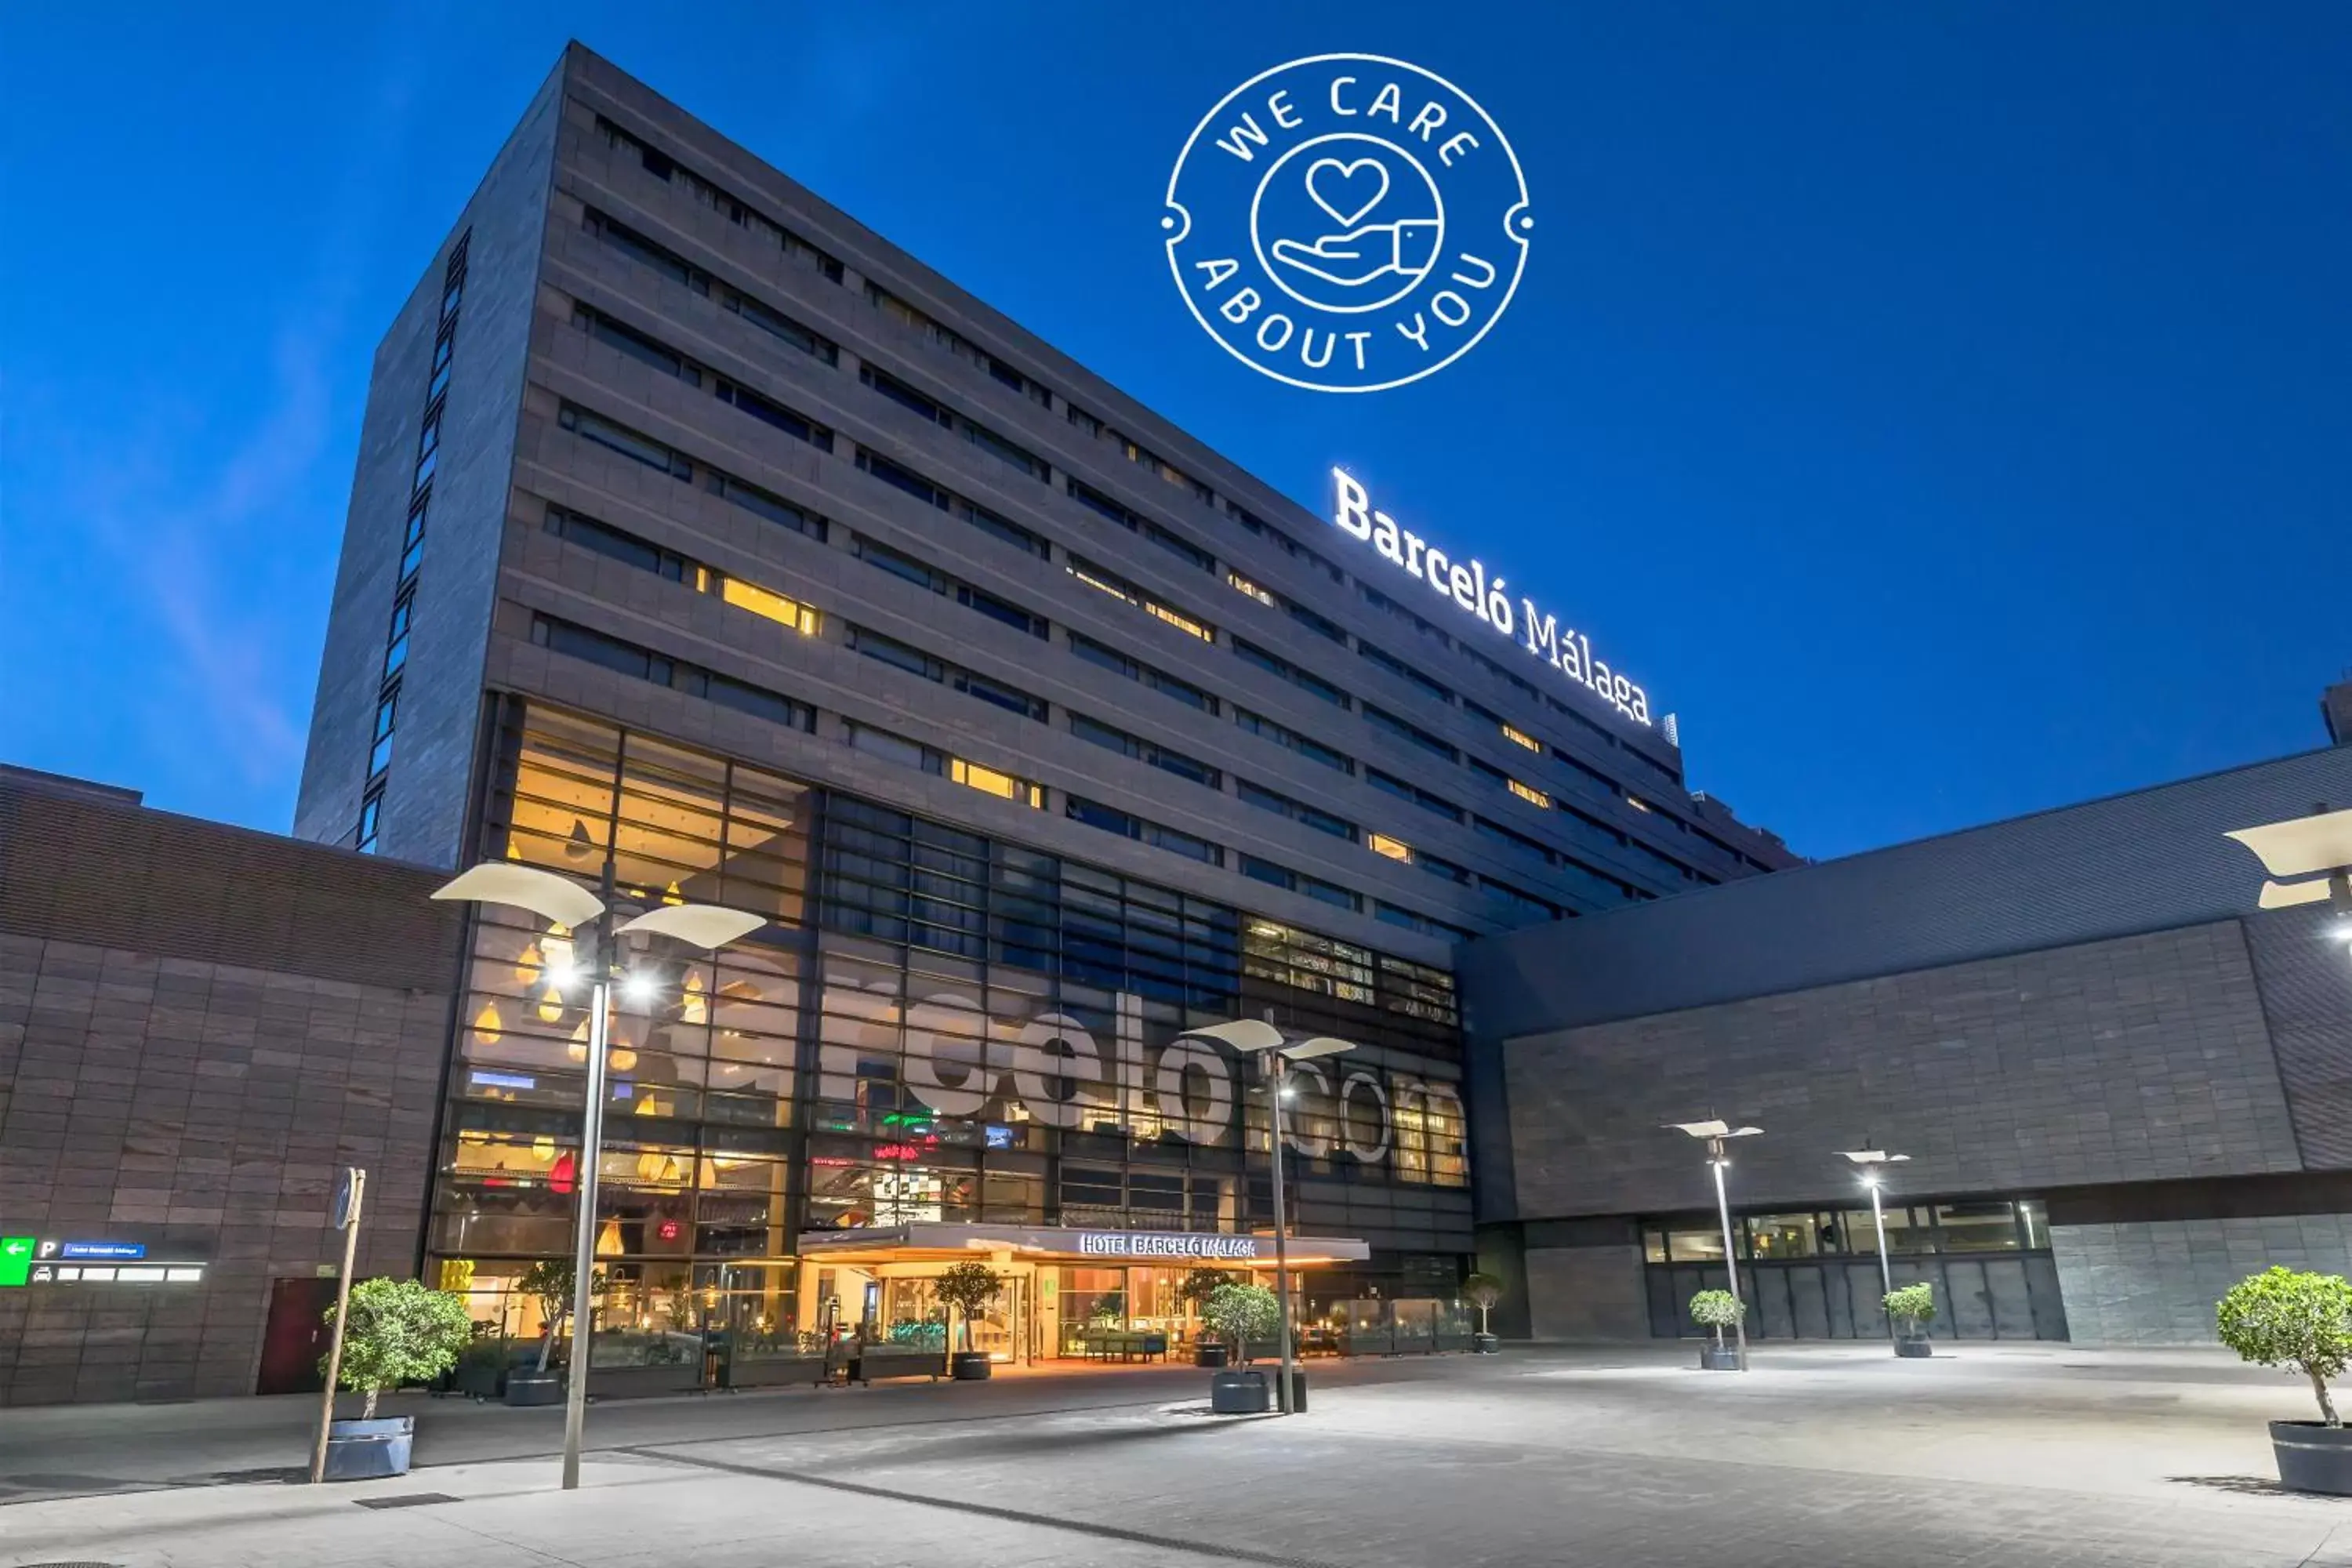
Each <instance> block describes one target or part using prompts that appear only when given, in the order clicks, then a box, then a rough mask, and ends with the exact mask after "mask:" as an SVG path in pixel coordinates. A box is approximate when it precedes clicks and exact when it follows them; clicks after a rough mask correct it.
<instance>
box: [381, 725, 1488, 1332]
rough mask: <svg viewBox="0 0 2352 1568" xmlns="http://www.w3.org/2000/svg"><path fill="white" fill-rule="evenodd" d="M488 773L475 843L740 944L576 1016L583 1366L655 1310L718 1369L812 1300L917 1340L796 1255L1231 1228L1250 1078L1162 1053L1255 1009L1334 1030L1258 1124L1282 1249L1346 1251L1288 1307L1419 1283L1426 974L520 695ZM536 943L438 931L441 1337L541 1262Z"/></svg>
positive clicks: (567, 1070)
mask: <svg viewBox="0 0 2352 1568" xmlns="http://www.w3.org/2000/svg"><path fill="white" fill-rule="evenodd" d="M496 754H497V756H498V759H499V763H498V765H497V767H496V768H495V769H494V776H493V777H492V778H491V779H490V780H489V782H488V791H489V795H488V802H487V804H486V805H485V808H484V812H483V816H482V820H481V830H480V837H479V842H478V855H479V857H481V858H489V857H494V856H496V857H504V858H508V859H511V860H514V861H517V862H520V863H523V864H528V865H531V866H537V867H542V868H548V869H551V870H555V871H559V872H562V873H565V874H567V875H572V876H575V877H578V878H580V879H582V880H583V881H585V882H588V883H590V884H592V885H593V884H594V883H595V882H596V881H597V879H599V878H600V876H601V874H602V872H603V869H604V864H605V861H606V858H607V857H608V856H609V857H610V858H611V861H612V868H613V879H614V889H615V901H616V902H617V903H618V904H620V905H622V906H631V905H634V906H638V907H651V906H653V905H656V904H658V903H661V902H664V901H668V902H681V901H683V902H697V903H718V904H724V905H728V906H730V907H732V908H737V909H741V910H751V911H754V912H757V913H759V914H761V915H762V916H764V917H766V919H767V920H768V921H769V923H768V924H767V925H766V926H764V927H762V928H761V930H760V931H757V932H755V933H754V934H753V935H752V936H751V937H750V938H748V939H746V940H745V941H743V942H739V943H736V944H735V945H733V946H731V947H730V948H728V949H727V950H725V951H724V952H721V953H719V954H718V955H717V956H716V957H715V958H714V957H709V956H705V955H702V954H700V953H698V952H692V951H690V950H673V949H669V948H667V947H665V948H664V949H663V950H662V951H659V952H655V951H652V950H650V949H648V950H645V951H639V952H632V953H630V954H629V955H628V956H627V959H626V962H625V967H626V968H627V969H628V970H629V972H630V973H632V974H650V975H651V976H652V977H653V979H654V981H655V984H654V985H653V986H651V987H650V988H648V989H645V990H639V989H637V988H635V987H632V986H626V985H625V986H621V987H618V988H616V991H615V998H614V1015H613V1017H612V1020H611V1026H610V1029H611V1040H612V1044H611V1056H610V1058H608V1060H609V1068H610V1079H609V1092H610V1095H611V1099H610V1100H609V1102H608V1104H607V1105H606V1107H605V1120H604V1151H603V1158H602V1161H601V1163H600V1167H599V1173H598V1177H599V1188H598V1216H597V1223H598V1229H597V1242H596V1251H597V1256H598V1257H599V1258H600V1259H603V1260H604V1261H603V1262H602V1263H601V1264H600V1268H601V1269H602V1270H603V1272H604V1275H605V1279H606V1284H605V1289H604V1306H603V1310H602V1313H601V1314H600V1318H599V1322H598V1326H599V1329H600V1337H599V1340H598V1348H597V1352H596V1357H597V1363H598V1364H599V1365H602V1364H604V1363H606V1362H607V1360H608V1359H610V1358H619V1360H618V1361H617V1362H616V1364H628V1363H633V1361H634V1358H635V1357H636V1356H637V1355H638V1354H639V1352H640V1351H643V1352H645V1353H646V1354H659V1355H673V1354H681V1353H683V1351H682V1350H681V1349H678V1348H677V1344H679V1343H682V1342H679V1341H678V1336H679V1335H681V1334H682V1333H684V1332H686V1330H685V1329H684V1328H682V1327H681V1325H685V1324H688V1323H691V1324H693V1325H694V1330H695V1331H696V1332H699V1331H700V1330H701V1329H702V1328H704V1327H710V1326H724V1327H727V1328H730V1329H731V1330H732V1331H734V1332H735V1334H736V1337H737V1344H738V1353H739V1354H740V1353H741V1348H742V1347H743V1346H746V1345H749V1344H751V1343H753V1342H758V1341H759V1340H761V1338H762V1336H782V1337H788V1336H789V1335H790V1334H791V1333H792V1332H793V1331H794V1329H796V1328H797V1329H799V1330H802V1331H805V1330H808V1329H810V1328H812V1327H814V1326H815V1325H816V1324H817V1322H818V1321H819V1314H820V1310H822V1311H823V1312H824V1314H825V1315H826V1318H827V1319H828V1320H830V1319H831V1317H832V1315H833V1314H835V1313H842V1314H846V1318H845V1321H857V1320H858V1319H859V1317H860V1314H861V1313H866V1314H868V1315H870V1317H871V1318H873V1319H874V1320H877V1321H885V1315H886V1313H887V1320H889V1321H895V1320H898V1319H904V1320H905V1321H906V1322H907V1323H908V1324H919V1323H920V1322H923V1321H929V1319H928V1317H927V1309H924V1308H923V1307H922V1305H921V1301H920V1300H919V1298H920V1285H919V1280H918V1279H911V1278H894V1279H892V1280H891V1281H890V1289H891V1290H892V1292H893V1296H892V1299H891V1300H889V1301H888V1302H887V1303H882V1302H868V1303H863V1304H861V1303H860V1302H858V1301H856V1300H850V1301H846V1302H843V1301H839V1300H835V1297H837V1296H838V1294H839V1292H838V1291H837V1290H836V1291H835V1292H833V1293H831V1294H830V1295H828V1293H827V1292H825V1291H824V1286H823V1284H822V1283H820V1281H819V1279H818V1271H817V1270H816V1268H814V1265H810V1266H807V1267H805V1268H803V1265H802V1263H801V1261H800V1259H798V1258H797V1257H796V1256H795V1241H796V1238H797V1237H799V1236H801V1235H802V1234H804V1233H811V1232H828V1233H838V1232H842V1231H852V1230H858V1229H862V1228H867V1227H880V1226H894V1225H900V1224H907V1223H945V1224H997V1225H1018V1226H1083V1227H1094V1228H1101V1229H1123V1230H1151V1229H1165V1230H1190V1231H1220V1230H1221V1231H1236V1230H1242V1231H1246V1230H1252V1229H1265V1228H1266V1227H1267V1226H1269V1225H1270V1221H1271V1209H1272V1205H1271V1198H1272V1194H1271V1191H1270V1186H1269V1177H1268V1160H1267V1149H1266V1113H1265V1094H1264V1091H1263V1088H1262V1086H1261V1085H1259V1084H1258V1082H1257V1081H1256V1077H1255V1070H1254V1068H1251V1067H1250V1065H1249V1064H1247V1063H1245V1062H1244V1061H1242V1060H1240V1059H1238V1058H1235V1057H1234V1056H1233V1055H1232V1054H1231V1053H1229V1052H1227V1051H1225V1050H1224V1049H1223V1047H1218V1046H1216V1045H1214V1044H1213V1043H1210V1042H1205V1041H1198V1040H1185V1041H1180V1040H1178V1039H1177V1038H1176V1037H1177V1035H1178V1033H1179V1032H1180V1031H1181V1030H1182V1029H1184V1028H1186V1027H1188V1026H1193V1025H1198V1024H1203V1023H1210V1022H1216V1021H1221V1020H1223V1019H1227V1018H1232V1017H1235V1016H1258V1015H1261V1014H1263V1013H1264V1012H1265V1010H1266V1009H1268V1008H1272V1009H1274V1011H1275V1014H1276V1017H1277V1019H1278V1020H1279V1021H1280V1022H1281V1023H1283V1024H1284V1025H1286V1026H1292V1027H1296V1028H1299V1029H1304V1030H1311V1031H1314V1032H1318V1033H1332V1034H1338V1035H1340V1036H1342V1037H1346V1038H1349V1039H1351V1040H1355V1041H1357V1042H1359V1043H1360V1044H1359V1048H1358V1049H1357V1050H1356V1051H1354V1052H1352V1053H1350V1054H1349V1055H1347V1056H1345V1057H1343V1058H1336V1059H1334V1060H1327V1061H1321V1062H1313V1063H1307V1064H1302V1066H1301V1067H1300V1068H1298V1069H1297V1073H1296V1075H1295V1077H1294V1079H1293V1081H1294V1085H1295V1087H1296V1088H1297V1091H1298V1093H1297V1098H1295V1099H1294V1100H1292V1101H1291V1102H1290V1107H1289V1110H1287V1111H1286V1129H1287V1138H1286V1162H1287V1164H1288V1172H1287V1173H1288V1174H1289V1176H1290V1179H1291V1181H1292V1183H1293V1186H1292V1191H1291V1203H1292V1215H1293V1219H1294V1228H1296V1229H1297V1230H1299V1231H1301V1232H1304V1233H1312V1234H1319V1235H1337V1236H1349V1237H1361V1238H1363V1239H1365V1240H1366V1241H1368V1242H1369V1243H1370V1245H1371V1247H1372V1248H1373V1256H1372V1258H1371V1260H1370V1263H1369V1264H1368V1265H1364V1266H1360V1267H1359V1268H1356V1269H1355V1270H1354V1271H1353V1272H1352V1273H1351V1274H1350V1275H1349V1277H1348V1278H1346V1279H1340V1278H1339V1277H1336V1276H1335V1277H1333V1278H1332V1279H1329V1280H1328V1282H1318V1286H1317V1292H1316V1293H1317V1294H1318V1295H1319V1296H1328V1297H1330V1298H1331V1299H1335V1300H1336V1299H1340V1298H1343V1297H1346V1296H1349V1295H1356V1294H1361V1293H1363V1292H1364V1291H1365V1290H1367V1289H1370V1290H1374V1291H1378V1292H1380V1293H1382V1294H1387V1295H1398V1294H1405V1295H1414V1294H1423V1293H1438V1292H1441V1291H1442V1292H1443V1293H1445V1294H1449V1295H1450V1294H1451V1284H1452V1282H1453V1280H1454V1279H1457V1278H1458V1268H1459V1267H1460V1266H1461V1265H1462V1260H1463V1255H1465V1254H1466V1253H1467V1252H1468V1251H1469V1248H1470V1237H1469V1216H1468V1204H1467V1192H1466V1189H1467V1183H1468V1173H1467V1148H1466V1134H1465V1127H1464V1122H1463V1111H1462V1100H1461V1091H1460V1077H1461V1065H1460V1058H1461V1047H1460V1040H1459V1035H1458V1019H1457V1015H1456V1012H1455V1007H1454V988H1453V981H1452V978H1451V976H1449V975H1447V974H1446V973H1444V972H1442V971H1439V970H1435V969H1432V968H1430V967H1428V966H1426V965H1423V964H1418V963H1408V962H1406V961H1403V960H1401V959H1397V958H1393V957H1391V956H1388V955H1385V954H1381V953H1377V952H1372V951H1370V950H1369V949H1365V948H1361V947H1358V946H1355V945H1353V944H1350V943H1347V942H1338V941H1335V940H1332V939H1330V938H1328V937H1324V936H1320V935H1318V934H1317V933H1314V932H1310V931H1300V930H1297V929H1295V928H1292V927H1289V926H1286V925H1281V924H1276V923H1275V922H1272V921H1265V920H1261V919H1258V918H1256V917H1254V916H1251V915H1249V914H1247V913H1245V912H1243V911H1241V910H1235V909H1234V908H1232V907H1230V906H1226V905H1222V904H1217V903H1213V902H1211V901H1207V900H1202V899H1198V898H1195V897H1192V896H1191V895H1189V894H1182V893H1179V892H1176V891H1174V890H1171V889H1167V888H1163V887H1158V886H1154V885H1151V884H1148V883H1145V882H1141V881H1139V880H1137V879H1132V878H1126V877H1122V876H1118V875H1115V874H1112V873H1108V872H1106V871H1103V870H1100V869H1097V868H1094V867H1090V866H1087V865H1083V864H1079V863H1077V862H1074V861H1071V860H1067V859H1065V858H1058V857H1055V856H1053V855H1048V854H1044V853H1040V852H1037V851H1035V850H1032V849H1028V848H1024V847H1021V846H1018V845H1014V844H1011V843H1006V842H1003V841H997V840H992V839H990V838H986V837H981V836H979V835H975V834H972V833H970V832H967V831H964V830H962V829H960V828H957V827H953V826H948V825H945V824H942V823H939V822H933V821H929V820H926V819H923V818H920V817H915V816H908V815H907V814H906V813H903V812H899V811H896V810H893V809H889V808H887V807H884V806H880V805H876V804H874V803H872V802H870V801H866V800H862V799H858V798H856V797H852V796H847V795H840V794H836V793H830V792H824V791H820V790H816V789H812V788H809V787H805V786H803V785H802V784H797V783H795V782H793V781H792V780H789V779H786V778H783V777H781V776H779V775H777V774H775V773H769V772H766V771H763V770H761V769H757V768H753V767H751V766H748V765H746V764H743V763H736V762H730V761H729V760H726V759H723V758H719V757H717V756H714V755H711V754H709V753H705V752H697V751H693V750H690V749H688V748H683V747H679V746H676V745H673V744H670V743H667V742H663V741H660V740H657V739H655V738H652V737H649V736H645V735H641V734H636V733H632V732H626V731H623V730H621V729H619V728H618V727H615V726H614V725H611V724H608V723H605V722H604V721H596V720H591V719H586V718H582V717H578V716H574V715H572V714H569V713H566V712H562V711H560V710H554V709H551V708H548V707H545V706H543V705H539V704H532V705H530V706H528V707H526V706H525V705H523V704H521V703H519V702H516V703H509V705H508V706H507V708H506V709H505V711H504V718H503V727H502V731H501V734H500V736H499V746H498V750H497V753H496ZM573 957H574V955H573V953H572V933H570V932H569V931H564V930H563V929H562V928H560V927H556V928H549V927H546V926H544V925H543V924H541V923H540V922H536V921H533V920H532V919H531V917H530V916H527V915H524V914H523V913H521V912H520V911H519V910H509V909H497V908H492V909H486V910H483V911H482V913H481V914H480V915H479V917H478V920H477V921H476V927H475V934H474V938H473V946H472V953H471V960H470V963H471V969H470V974H469V979H468V984H467V993H466V996H465V999H464V1001H463V1004H462V1013H461V1017H460V1022H459V1029H458V1038H457V1049H456V1056H455V1060H454V1062H453V1065H452V1070H451V1075H450V1080H449V1081H450V1090H449V1096H450V1098H449V1105H448V1112H447V1116H446V1131H445V1136H444V1140H443V1150H442V1163H441V1167H440V1172H439V1175H438V1179H437V1181H436V1191H435V1198H434V1205H433V1215H432V1220H431V1226H430V1233H429V1238H428V1246H429V1248H430V1250H431V1252H432V1254H433V1257H434V1258H435V1260H436V1268H438V1270H439V1274H440V1277H441V1278H442V1279H444V1280H445V1281H446V1282H449V1283H452V1284H456V1285H460V1286H462V1287H463V1288H465V1289H468V1290H469V1291H471V1292H472V1293H473V1294H472V1299H473V1300H474V1301H475V1303H476V1312H477V1316H478V1317H479V1318H481V1319H482V1320H483V1321H486V1322H490V1321H496V1322H499V1323H501V1324H503V1325H504V1329H505V1331H506V1332H508V1333H510V1334H513V1335H516V1336H519V1337H525V1338H528V1337H530V1336H532V1335H535V1334H536V1333H537V1332H539V1331H540V1328H541V1322H540V1319H539V1316H538V1308H537V1306H536V1305H535V1304H534V1302H533V1301H532V1300H531V1299H530V1297H529V1295H528V1294H527V1293H526V1292H524V1291H522V1290H521V1289H519V1288H518V1282H519V1281H520V1277H521V1275H522V1274H523V1272H524V1270H525V1269H526V1268H528V1267H529V1266H530V1263H532V1262H533V1261H535V1260H538V1259H542V1258H562V1257H565V1256H568V1255H569V1251H570V1237H571V1235H572V1229H571V1227H572V1217H573V1215H574V1212H575V1210H574V1205H575V1202H576V1193H577V1178H578V1173H579V1171H578V1162H579V1148H578V1142H579V1123H580V1116H581V1109H582V1093H583V1083H584V1076H583V1075H584V1069H585V1063H586V1058H587V1039H588V1022H589V1020H588V1015H587V1007H586V1005H585V1004H586V998H587V986H586V984H585V983H584V980H583V979H581V978H580V977H578V976H577V975H575V974H573V973H571V971H572V965H573ZM1433 1266H1434V1267H1433ZM824 1272H825V1273H827V1274H831V1273H834V1272H835V1270H833V1269H832V1268H827V1269H826V1270H824ZM891 1272H892V1273H893V1274H894V1275H895V1274H897V1273H898V1271H897V1270H892V1271H891ZM860 1279H861V1289H862V1281H863V1279H864V1276H860ZM1423 1283H1425V1284H1426V1285H1427V1286H1428V1287H1429V1289H1428V1290H1427V1291H1424V1290H1423V1289H1420V1285H1421V1284H1423ZM1035 1289H1036V1290H1037V1293H1038V1294H1039V1295H1041V1296H1042V1295H1045V1294H1059V1293H1060V1292H1061V1291H1063V1290H1064V1289H1077V1290H1080V1291H1081V1292H1083V1290H1084V1289H1085V1288H1084V1287H1081V1286H1078V1285H1077V1284H1076V1281H1075V1280H1072V1281H1069V1282H1068V1283H1067V1285H1066V1283H1065V1281H1063V1280H1062V1279H1060V1278H1059V1277H1058V1276H1055V1277H1054V1278H1052V1279H1051V1280H1050V1281H1049V1282H1048V1281H1040V1282H1038V1284H1037V1286H1036V1287H1035ZM803 1295H808V1296H812V1297H821V1298H824V1300H825V1302H826V1304H825V1305H824V1306H823V1307H822V1309H821V1307H820V1301H819V1300H800V1299H799V1298H800V1297H801V1296H803ZM1008 1314H1010V1315H1013V1316H1017V1315H1018V1314H1017V1313H1015V1312H1013V1310H1012V1309H1010V1308H1008ZM608 1330H609V1331H612V1333H611V1341H612V1342H611V1343H610V1344H608V1343H607V1342H606V1338H605V1336H604V1331H608ZM909 1331H910V1332H911V1331H912V1330H911V1329H910V1330H909ZM666 1346H668V1347H670V1348H667V1349H665V1348H664V1347H666Z"/></svg>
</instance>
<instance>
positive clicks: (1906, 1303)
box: [1878, 1279, 1936, 1334]
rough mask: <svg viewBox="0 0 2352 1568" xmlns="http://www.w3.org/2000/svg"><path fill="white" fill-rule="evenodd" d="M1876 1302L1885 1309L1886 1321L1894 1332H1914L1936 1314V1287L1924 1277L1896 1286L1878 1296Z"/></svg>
mask: <svg viewBox="0 0 2352 1568" xmlns="http://www.w3.org/2000/svg"><path fill="white" fill-rule="evenodd" d="M1878 1304H1879V1305H1880V1306H1882V1307H1884V1308H1885V1309H1886V1317H1887V1321H1889V1322H1892V1323H1893V1324H1894V1325H1895V1332H1896V1333H1898V1334H1916V1333H1917V1332H1919V1331H1920V1326H1921V1325H1922V1324H1924V1323H1926V1322H1927V1320H1928V1319H1930V1318H1932V1317H1934V1316H1935V1315H1936V1287H1935V1286H1933V1285H1931V1284H1929V1283H1928V1282H1927V1280H1925V1279H1921V1280H1919V1281H1917V1282H1916V1283H1914V1284H1910V1285H1903V1286H1898V1287H1897V1288H1895V1289H1892V1290H1889V1291H1888V1292H1887V1293H1886V1294H1885V1295H1884V1296H1882V1297H1880V1298H1879V1302H1878Z"/></svg>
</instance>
